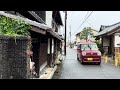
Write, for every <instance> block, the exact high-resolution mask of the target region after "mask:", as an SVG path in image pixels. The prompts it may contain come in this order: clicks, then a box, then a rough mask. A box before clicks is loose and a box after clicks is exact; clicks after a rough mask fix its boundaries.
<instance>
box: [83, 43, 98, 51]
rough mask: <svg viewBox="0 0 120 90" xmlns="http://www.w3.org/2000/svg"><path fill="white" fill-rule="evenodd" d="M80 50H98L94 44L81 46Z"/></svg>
mask: <svg viewBox="0 0 120 90" xmlns="http://www.w3.org/2000/svg"><path fill="white" fill-rule="evenodd" d="M81 50H98V47H97V45H96V44H84V45H81Z"/></svg>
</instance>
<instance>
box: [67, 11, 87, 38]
mask: <svg viewBox="0 0 120 90" xmlns="http://www.w3.org/2000/svg"><path fill="white" fill-rule="evenodd" d="M88 12H89V11H87V14H86V15H85V16H84V19H83V20H85V18H86V17H87V15H88ZM71 21H72V19H71ZM68 38H69V36H68Z"/></svg>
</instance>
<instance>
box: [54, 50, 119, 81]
mask: <svg viewBox="0 0 120 90" xmlns="http://www.w3.org/2000/svg"><path fill="white" fill-rule="evenodd" d="M53 79H120V67H115V66H114V65H112V64H109V63H108V64H105V63H104V62H102V63H101V65H94V64H92V65H91V64H85V65H82V64H81V63H80V62H79V61H78V60H77V52H76V50H75V49H69V48H67V55H66V57H65V60H64V61H63V63H62V64H61V65H59V67H58V69H57V71H56V72H55V74H54V76H53Z"/></svg>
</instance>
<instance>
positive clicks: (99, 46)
mask: <svg viewBox="0 0 120 90" xmlns="http://www.w3.org/2000/svg"><path fill="white" fill-rule="evenodd" d="M94 42H95V43H96V44H97V46H98V48H99V50H100V52H101V53H103V49H102V43H101V42H100V41H99V40H96V41H94Z"/></svg>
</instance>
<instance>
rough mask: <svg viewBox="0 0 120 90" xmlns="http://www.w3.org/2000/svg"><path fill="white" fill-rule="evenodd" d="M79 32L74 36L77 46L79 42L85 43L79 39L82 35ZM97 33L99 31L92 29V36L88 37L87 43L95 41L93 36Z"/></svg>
mask: <svg viewBox="0 0 120 90" xmlns="http://www.w3.org/2000/svg"><path fill="white" fill-rule="evenodd" d="M81 32H82V31H81ZM81 32H79V33H77V34H76V40H75V41H76V44H78V43H79V42H85V41H86V40H85V39H80V36H81V35H82V33H81ZM98 32H99V31H97V30H94V29H92V34H89V35H88V41H95V37H94V36H95V35H97V34H98Z"/></svg>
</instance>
